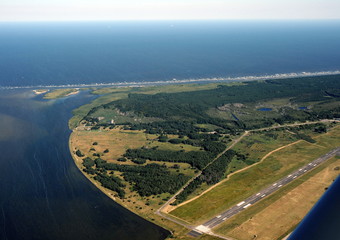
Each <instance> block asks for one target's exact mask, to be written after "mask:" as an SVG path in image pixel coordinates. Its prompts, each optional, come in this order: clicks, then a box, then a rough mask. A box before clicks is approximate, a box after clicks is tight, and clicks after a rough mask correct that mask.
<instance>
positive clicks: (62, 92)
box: [44, 88, 79, 99]
mask: <svg viewBox="0 0 340 240" xmlns="http://www.w3.org/2000/svg"><path fill="white" fill-rule="evenodd" d="M46 92H47V91H46ZM46 92H44V93H46ZM78 93H79V89H78V88H75V89H74V88H61V89H55V90H53V91H50V92H48V93H47V94H45V96H44V99H58V98H63V97H68V96H71V95H75V94H78Z"/></svg>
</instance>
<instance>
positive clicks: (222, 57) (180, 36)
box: [0, 20, 340, 86]
mask: <svg viewBox="0 0 340 240" xmlns="http://www.w3.org/2000/svg"><path fill="white" fill-rule="evenodd" d="M339 49H340V21H339V20H334V21H273V22H266V21H160V22H148V21H145V22H73V23H0V73H1V74H0V86H28V85H30V86H31V85H33V86H36V85H64V84H89V83H116V82H143V81H165V80H172V79H188V78H190V79H195V78H215V77H239V76H250V75H254V76H263V75H271V74H278V73H280V74H282V73H301V72H320V71H336V70H340V51H339Z"/></svg>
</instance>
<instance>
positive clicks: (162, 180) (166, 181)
mask: <svg viewBox="0 0 340 240" xmlns="http://www.w3.org/2000/svg"><path fill="white" fill-rule="evenodd" d="M123 176H124V179H125V180H126V181H128V182H130V183H132V184H133V190H134V191H137V192H138V193H139V195H141V196H150V195H155V194H161V193H164V192H168V193H171V194H174V193H175V192H176V191H178V189H179V188H180V187H181V186H183V185H184V184H185V183H186V182H187V181H188V180H189V178H190V177H188V176H185V175H183V174H170V172H169V170H167V168H166V167H160V165H158V164H148V165H146V166H145V167H144V168H142V170H141V171H139V172H138V173H136V172H124V174H123Z"/></svg>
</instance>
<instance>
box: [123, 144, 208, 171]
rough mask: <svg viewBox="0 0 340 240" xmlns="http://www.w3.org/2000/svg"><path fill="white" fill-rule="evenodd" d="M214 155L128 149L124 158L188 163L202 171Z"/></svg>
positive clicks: (195, 152)
mask: <svg viewBox="0 0 340 240" xmlns="http://www.w3.org/2000/svg"><path fill="white" fill-rule="evenodd" d="M214 156H215V154H213V153H211V152H206V151H190V152H184V151H171V150H159V149H155V148H151V149H147V148H140V149H128V150H127V151H126V153H125V154H124V157H126V158H129V159H132V160H133V161H136V160H137V159H145V160H146V159H148V160H152V161H160V162H182V163H189V164H190V165H191V166H192V167H196V168H198V169H203V168H204V167H205V166H206V165H207V164H208V163H209V162H210V161H211V160H212V159H213V158H214Z"/></svg>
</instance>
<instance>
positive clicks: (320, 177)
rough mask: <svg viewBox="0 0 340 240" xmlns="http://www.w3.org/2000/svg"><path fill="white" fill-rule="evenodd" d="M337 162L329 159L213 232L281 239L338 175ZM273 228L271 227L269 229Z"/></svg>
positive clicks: (339, 161) (243, 237)
mask: <svg viewBox="0 0 340 240" xmlns="http://www.w3.org/2000/svg"><path fill="white" fill-rule="evenodd" d="M339 166H340V158H339V157H333V158H332V159H329V160H328V161H327V162H325V163H323V164H322V165H321V166H320V167H318V168H316V169H314V170H313V171H311V172H309V173H307V174H306V175H303V176H301V177H300V178H298V179H297V180H296V181H294V182H292V183H290V184H288V185H287V186H285V187H283V188H282V189H280V190H279V191H277V192H276V193H274V194H273V195H271V196H269V197H267V198H265V199H264V200H263V201H261V202H259V203H257V204H255V205H253V206H251V207H250V208H248V209H246V210H245V211H243V212H241V213H239V214H238V215H236V216H234V217H233V218H231V219H229V220H227V221H226V222H224V223H223V224H221V225H220V226H218V228H217V229H216V230H215V232H217V233H219V234H222V235H227V236H230V237H232V238H234V239H239V240H246V239H253V238H254V236H256V239H258V240H274V239H281V238H282V237H284V236H286V235H288V234H289V233H290V232H291V231H292V229H294V228H295V226H296V225H297V224H298V223H299V222H300V221H301V220H302V218H303V217H304V216H305V215H306V214H307V212H308V211H309V210H310V209H311V208H312V206H313V205H314V204H315V203H316V202H317V201H318V199H319V198H320V197H321V196H322V194H323V193H324V192H325V189H326V188H327V187H328V186H329V185H330V184H331V183H332V182H333V180H334V179H335V178H336V177H337V176H338V175H339V174H340V171H339V170H336V169H337V168H336V167H339ZM273 225H275V227H273Z"/></svg>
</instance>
